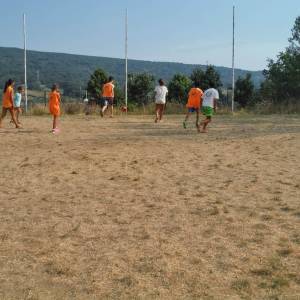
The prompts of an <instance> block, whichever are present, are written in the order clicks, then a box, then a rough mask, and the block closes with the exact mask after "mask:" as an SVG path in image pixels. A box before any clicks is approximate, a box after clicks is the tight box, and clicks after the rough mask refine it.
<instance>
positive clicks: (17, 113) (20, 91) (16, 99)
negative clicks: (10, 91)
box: [14, 86, 24, 124]
mask: <svg viewBox="0 0 300 300" xmlns="http://www.w3.org/2000/svg"><path fill="white" fill-rule="evenodd" d="M23 93H24V88H23V86H18V90H17V92H16V94H15V97H14V111H15V116H16V120H17V123H18V124H21V122H20V120H19V116H20V114H21V113H22V109H21V101H22V94H23Z"/></svg>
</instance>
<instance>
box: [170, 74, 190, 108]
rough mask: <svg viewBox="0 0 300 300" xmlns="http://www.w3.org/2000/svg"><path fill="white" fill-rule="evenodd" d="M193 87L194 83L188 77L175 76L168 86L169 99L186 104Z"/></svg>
mask: <svg viewBox="0 0 300 300" xmlns="http://www.w3.org/2000/svg"><path fill="white" fill-rule="evenodd" d="M191 86H192V81H191V80H190V79H189V78H188V77H187V76H185V75H182V74H175V75H174V77H173V78H172V80H171V81H170V82H169V85H168V89H169V98H170V99H171V101H172V100H173V101H176V102H178V103H185V102H186V100H187V96H188V93H189V90H190V88H191Z"/></svg>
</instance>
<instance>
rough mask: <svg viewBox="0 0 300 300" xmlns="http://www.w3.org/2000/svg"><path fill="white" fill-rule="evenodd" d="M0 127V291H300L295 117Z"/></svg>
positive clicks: (54, 294) (29, 122)
mask: <svg viewBox="0 0 300 300" xmlns="http://www.w3.org/2000/svg"><path fill="white" fill-rule="evenodd" d="M23 120H24V127H25V129H22V130H20V131H17V130H15V129H13V128H12V127H10V125H8V120H6V122H5V126H6V128H4V129H0V139H1V140H0V170H1V175H0V184H1V189H0V299H1V300H2V299H9V300H11V299H27V300H28V299H32V300H33V299H41V300H48V299H300V201H299V200H300V118H299V117H274V116H273V117H257V118H251V117H234V118H230V117H220V116H219V117H216V119H215V123H214V124H213V125H212V126H211V131H210V132H209V134H201V135H199V134H197V133H196V131H195V129H194V128H193V126H192V124H191V125H190V128H188V129H187V130H184V129H183V128H182V127H181V121H182V117H180V116H177V117H175V116H174V117H173V116H167V117H166V119H165V121H164V122H163V123H162V124H159V125H156V124H154V123H153V122H152V121H153V119H152V118H150V117H144V118H143V117H128V118H127V119H126V118H121V117H118V118H116V119H112V120H111V119H100V118H98V117H96V116H90V117H87V118H86V117H83V116H74V117H65V118H63V119H62V124H61V128H62V131H61V133H60V134H59V135H52V134H51V133H49V129H50V126H51V119H50V117H31V118H29V117H28V118H23Z"/></svg>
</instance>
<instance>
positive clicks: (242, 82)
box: [235, 74, 254, 108]
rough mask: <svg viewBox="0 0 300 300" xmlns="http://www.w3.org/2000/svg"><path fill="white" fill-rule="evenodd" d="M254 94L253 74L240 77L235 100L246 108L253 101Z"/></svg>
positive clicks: (236, 85) (237, 82) (236, 86)
mask: <svg viewBox="0 0 300 300" xmlns="http://www.w3.org/2000/svg"><path fill="white" fill-rule="evenodd" d="M253 96H254V84H253V82H252V79H251V74H247V75H246V77H245V78H241V77H239V78H238V80H237V81H236V84H235V101H236V102H238V103H239V104H240V106H241V107H243V108H244V107H246V106H248V105H249V104H250V103H251V102H252V101H253Z"/></svg>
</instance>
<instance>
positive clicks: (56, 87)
mask: <svg viewBox="0 0 300 300" xmlns="http://www.w3.org/2000/svg"><path fill="white" fill-rule="evenodd" d="M57 89H58V84H56V83H54V84H53V85H52V88H51V91H52V92H54V91H55V90H57Z"/></svg>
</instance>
